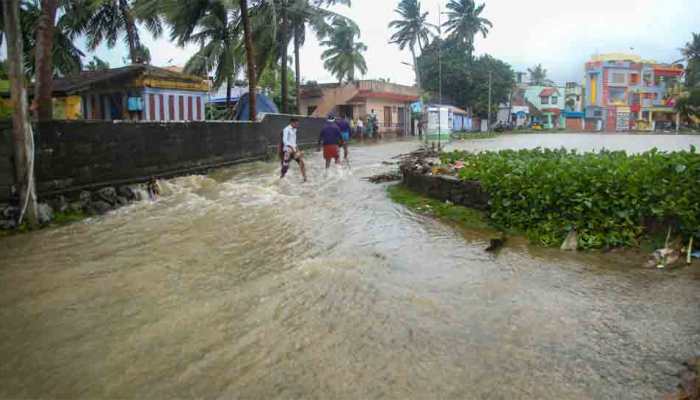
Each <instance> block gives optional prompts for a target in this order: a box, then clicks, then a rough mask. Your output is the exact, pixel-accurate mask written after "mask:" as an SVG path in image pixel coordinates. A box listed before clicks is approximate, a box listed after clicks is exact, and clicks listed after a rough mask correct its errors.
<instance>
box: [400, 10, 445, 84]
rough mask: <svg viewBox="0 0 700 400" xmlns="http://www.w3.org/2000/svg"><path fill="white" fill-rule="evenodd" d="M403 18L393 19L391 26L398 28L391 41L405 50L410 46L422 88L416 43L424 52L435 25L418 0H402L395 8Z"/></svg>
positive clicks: (417, 80)
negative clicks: (428, 20)
mask: <svg viewBox="0 0 700 400" xmlns="http://www.w3.org/2000/svg"><path fill="white" fill-rule="evenodd" d="M394 11H395V12H396V13H397V14H399V15H400V16H401V19H397V20H394V21H391V22H390V23H389V28H393V29H396V32H394V34H393V35H392V36H391V39H390V41H389V43H396V44H398V45H399V49H400V50H403V49H405V48H406V46H408V48H409V49H410V50H411V56H413V69H414V71H415V73H416V85H417V86H418V87H419V88H420V84H421V83H420V82H421V79H420V78H421V77H420V71H419V70H418V58H417V57H416V45H418V48H419V49H420V51H421V53H422V52H423V46H424V45H427V44H428V42H429V41H430V38H431V37H432V36H434V35H433V32H432V30H431V28H435V25H433V24H431V23H428V22H427V19H428V12H427V11H426V12H421V9H420V2H419V1H418V0H401V2H400V3H399V6H398V8H396V10H394Z"/></svg>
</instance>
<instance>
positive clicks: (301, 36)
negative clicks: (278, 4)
mask: <svg viewBox="0 0 700 400" xmlns="http://www.w3.org/2000/svg"><path fill="white" fill-rule="evenodd" d="M290 1H291V2H290V6H289V20H290V22H291V31H292V38H293V43H294V71H295V83H296V95H297V99H296V103H297V113H298V114H301V109H300V108H299V107H300V105H301V97H300V96H301V90H300V89H299V88H300V86H301V65H300V64H301V63H300V53H301V47H302V46H303V45H304V43H305V42H306V28H307V27H310V28H311V30H312V31H313V32H314V33H315V34H316V38H317V39H318V40H319V41H321V40H323V39H324V38H325V37H326V36H327V35H328V34H329V33H330V31H331V23H332V21H334V20H336V19H343V20H345V21H346V22H347V23H348V24H352V25H355V23H354V22H353V21H352V20H350V19H349V18H346V17H344V16H342V15H340V14H337V13H335V12H333V11H330V10H328V9H327V7H329V6H333V5H336V4H343V5H346V6H348V7H349V6H350V5H351V2H350V0H290ZM285 48H286V47H285ZM283 68H284V67H283ZM282 76H285V75H284V74H282Z"/></svg>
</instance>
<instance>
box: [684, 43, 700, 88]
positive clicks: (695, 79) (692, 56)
mask: <svg viewBox="0 0 700 400" xmlns="http://www.w3.org/2000/svg"><path fill="white" fill-rule="evenodd" d="M681 52H682V53H683V56H684V57H685V59H686V61H687V63H688V65H687V67H686V74H685V76H686V77H685V84H686V86H687V87H689V88H692V87H695V86H698V85H700V33H693V39H692V40H691V41H690V42H688V43H686V45H685V47H684V48H682V49H681Z"/></svg>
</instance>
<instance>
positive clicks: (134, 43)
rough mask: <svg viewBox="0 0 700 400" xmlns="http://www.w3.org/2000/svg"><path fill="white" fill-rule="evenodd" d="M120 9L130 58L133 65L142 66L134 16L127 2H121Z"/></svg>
mask: <svg viewBox="0 0 700 400" xmlns="http://www.w3.org/2000/svg"><path fill="white" fill-rule="evenodd" d="M119 9H120V10H121V12H122V15H123V16H124V20H125V24H124V25H125V28H126V40H127V42H128V43H129V58H131V63H132V64H141V63H142V62H143V60H142V59H141V55H140V54H139V53H140V50H141V49H140V47H141V46H140V40H139V33H138V31H137V28H136V22H134V15H133V14H132V13H131V9H130V8H129V3H128V2H127V1H126V0H119Z"/></svg>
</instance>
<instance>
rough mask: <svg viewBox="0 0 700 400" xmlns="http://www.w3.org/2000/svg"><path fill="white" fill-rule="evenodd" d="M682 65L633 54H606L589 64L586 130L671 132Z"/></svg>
mask: <svg viewBox="0 0 700 400" xmlns="http://www.w3.org/2000/svg"><path fill="white" fill-rule="evenodd" d="M683 74H684V70H683V66H682V65H670V64H659V63H657V62H655V61H649V60H642V58H641V57H639V56H636V55H631V54H604V55H599V56H595V57H593V58H592V59H591V60H590V61H589V62H587V63H586V87H587V88H588V90H587V93H586V104H585V117H586V128H587V129H595V130H605V131H608V132H616V131H618V132H619V131H628V130H650V131H653V130H655V129H656V128H667V129H670V128H671V126H672V125H673V124H674V120H675V118H676V115H675V111H674V106H675V99H676V97H677V96H678V95H679V94H680V90H681V79H682V76H683Z"/></svg>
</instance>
